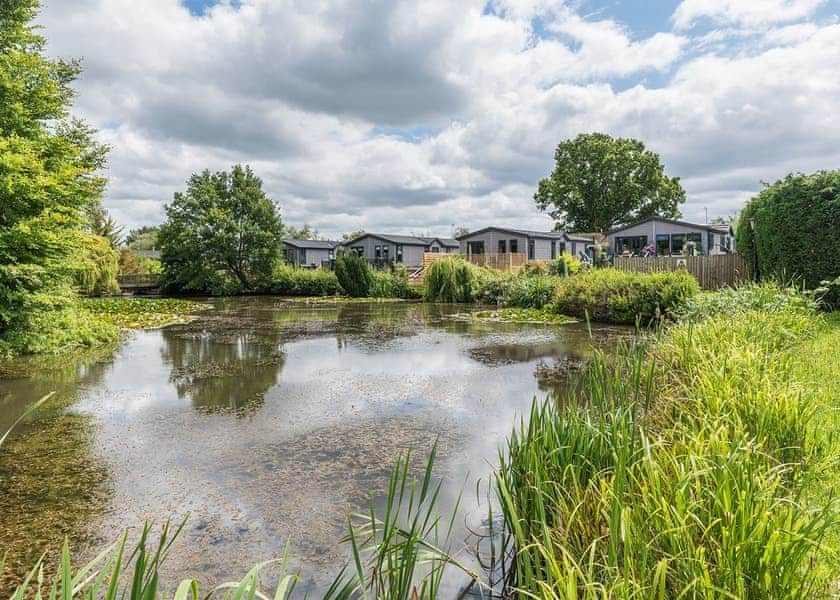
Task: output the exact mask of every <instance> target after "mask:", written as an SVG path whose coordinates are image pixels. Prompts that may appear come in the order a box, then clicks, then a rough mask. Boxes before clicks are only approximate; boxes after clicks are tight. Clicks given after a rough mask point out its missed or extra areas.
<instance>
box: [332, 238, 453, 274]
mask: <svg viewBox="0 0 840 600" xmlns="http://www.w3.org/2000/svg"><path fill="white" fill-rule="evenodd" d="M342 245H343V246H344V248H345V249H346V250H347V251H351V252H356V253H357V254H359V255H361V256H364V257H365V258H366V259H367V260H368V262H370V263H371V264H373V265H377V266H385V265H389V264H392V263H396V264H403V265H406V266H409V267H419V266H420V265H422V264H423V253H424V252H435V253H437V252H440V253H444V254H451V253H455V254H457V253H458V242H457V241H455V240H451V239H449V238H438V237H418V236H413V235H391V234H388V233H366V234H364V235H361V236H359V237H357V238H355V239H352V240H348V241H346V242H344V244H342Z"/></svg>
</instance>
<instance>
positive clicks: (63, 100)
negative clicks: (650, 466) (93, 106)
mask: <svg viewBox="0 0 840 600" xmlns="http://www.w3.org/2000/svg"><path fill="white" fill-rule="evenodd" d="M38 7H39V4H38V2H37V0H6V1H4V2H0V207H2V210H0V353H4V352H5V353H13V352H28V351H36V350H37V351H43V350H51V349H55V348H58V347H72V346H74V345H78V344H85V343H93V341H94V340H93V338H94V337H96V335H98V333H101V332H102V331H103V330H102V329H101V328H99V329H97V333H96V334H95V335H93V336H91V335H89V334H90V332H91V329H90V328H89V327H88V326H89V325H91V324H90V323H85V322H83V321H84V317H83V316H79V315H77V314H74V315H70V311H73V310H74V299H75V294H74V292H73V288H72V281H73V273H74V269H73V267H72V265H71V264H70V257H71V256H72V255H73V253H74V252H75V251H76V249H77V243H78V234H79V233H81V230H82V229H83V227H84V224H85V222H84V215H83V212H84V209H85V207H87V206H89V205H91V204H92V203H95V202H98V200H99V197H100V196H101V194H102V191H103V190H104V186H105V180H104V179H103V178H102V177H100V176H99V175H97V172H98V170H99V169H100V168H102V167H103V166H104V164H105V155H106V153H107V150H108V148H107V147H106V146H103V145H101V144H97V143H96V142H94V141H93V134H94V131H93V130H92V129H91V128H89V127H88V126H87V125H85V124H84V123H83V122H81V121H79V120H76V119H72V118H71V117H70V114H69V112H68V108H69V106H70V103H71V100H72V97H73V89H72V87H71V84H72V83H73V81H74V80H75V79H76V77H77V76H78V75H79V73H80V71H81V69H80V67H79V63H78V62H77V61H65V60H62V59H49V58H47V57H46V56H45V45H46V40H45V39H44V38H43V37H42V36H40V35H38V34H36V33H35V31H34V28H33V25H32V22H33V20H34V19H35V16H36V14H37V10H38ZM94 328H96V325H95V324H94ZM35 337H37V342H36V341H34V338H35Z"/></svg>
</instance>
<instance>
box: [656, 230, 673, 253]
mask: <svg viewBox="0 0 840 600" xmlns="http://www.w3.org/2000/svg"><path fill="white" fill-rule="evenodd" d="M670 253H671V236H669V235H668V234H667V233H663V234H659V235H657V236H656V254H658V255H659V256H666V255H668V254H670Z"/></svg>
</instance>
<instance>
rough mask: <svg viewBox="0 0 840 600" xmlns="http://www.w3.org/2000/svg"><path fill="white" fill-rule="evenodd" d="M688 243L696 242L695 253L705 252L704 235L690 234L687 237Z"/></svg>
mask: <svg viewBox="0 0 840 600" xmlns="http://www.w3.org/2000/svg"><path fill="white" fill-rule="evenodd" d="M686 241H689V242H694V253H695V254H696V253H698V252H702V251H703V234H702V233H689V234H688V235H686Z"/></svg>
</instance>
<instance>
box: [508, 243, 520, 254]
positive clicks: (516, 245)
mask: <svg viewBox="0 0 840 600" xmlns="http://www.w3.org/2000/svg"><path fill="white" fill-rule="evenodd" d="M509 245H510V253H511V254H516V253H517V252H519V240H511V241H510V244H509Z"/></svg>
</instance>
